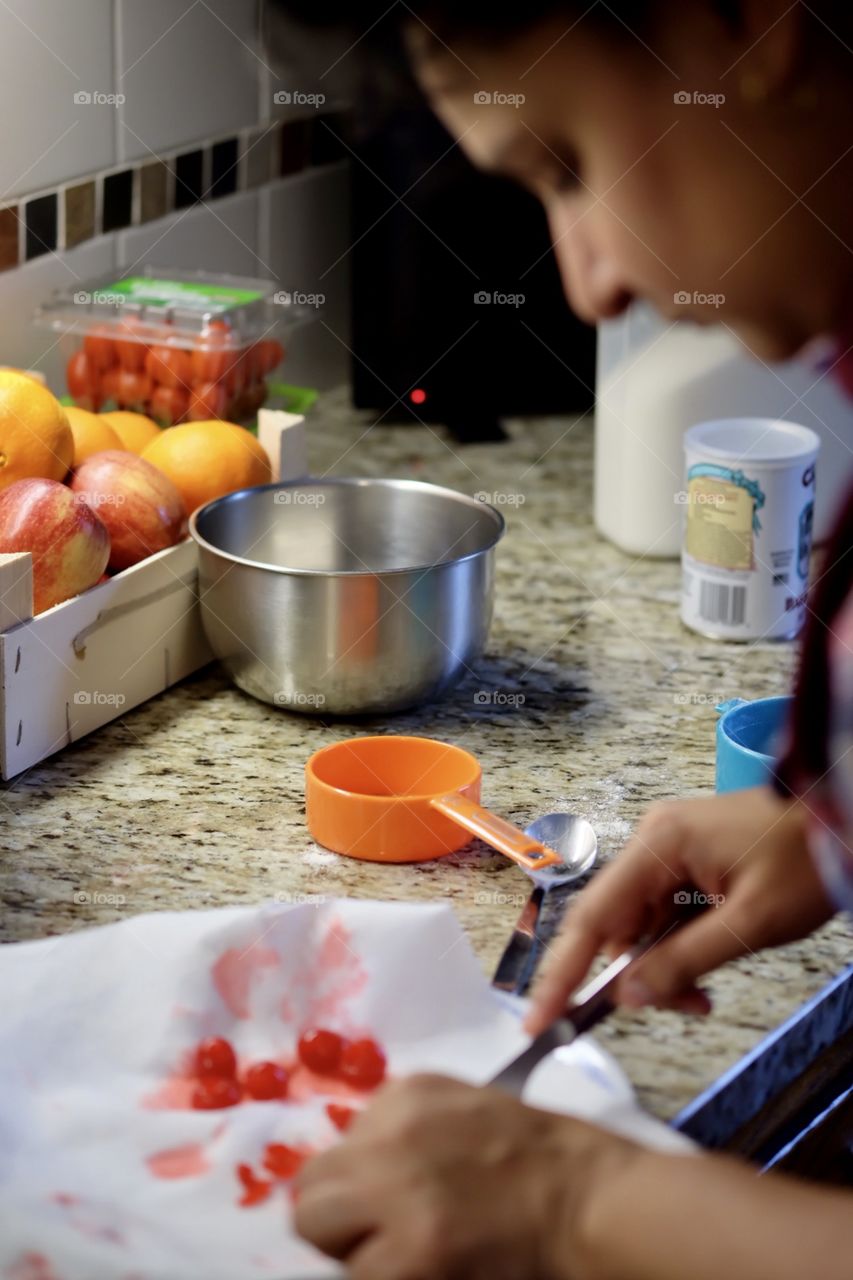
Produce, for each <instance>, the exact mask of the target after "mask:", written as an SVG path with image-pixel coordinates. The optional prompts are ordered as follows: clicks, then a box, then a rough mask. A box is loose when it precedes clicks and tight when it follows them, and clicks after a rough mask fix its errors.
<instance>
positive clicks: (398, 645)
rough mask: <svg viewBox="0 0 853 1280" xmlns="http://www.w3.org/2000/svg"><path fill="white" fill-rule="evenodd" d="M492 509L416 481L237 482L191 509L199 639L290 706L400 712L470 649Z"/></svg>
mask: <svg viewBox="0 0 853 1280" xmlns="http://www.w3.org/2000/svg"><path fill="white" fill-rule="evenodd" d="M503 531H504V521H503V517H502V516H501V515H499V513H498V512H497V511H495V510H494V509H493V508H492V507H489V506H486V505H485V504H484V503H482V502H479V501H477V500H476V499H474V498H469V497H466V496H465V495H464V494H461V493H455V492H454V491H453V490H452V489H440V488H437V487H436V486H434V485H430V484H421V483H419V482H418V481H415V480H359V479H343V480H316V481H315V480H309V481H300V482H298V483H295V484H272V485H263V486H260V487H258V488H254V489H242V490H240V491H239V492H238V493H232V494H229V495H228V496H227V497H225V498H219V499H217V501H216V502H211V503H208V505H207V506H206V507H202V508H201V509H200V510H198V511H196V512H195V514H194V515H193V516H192V517H191V519H190V532H191V533H192V536H193V537H194V538H195V540H196V542H197V544H198V551H199V592H200V600H201V614H202V620H203V623H204V629H205V631H206V633H207V637H208V639H209V641H210V644H211V647H212V649H213V651H214V653H215V654H216V655H217V657H218V658H220V659H221V660H222V662H223V663H224V664H225V666H226V668H227V669H228V671H229V672H230V674H231V676H232V678H233V679H234V681H235V683H236V684H238V685H239V686H240V688H241V689H245V691H246V692H247V693H251V694H253V695H254V697H256V698H261V699H262V700H263V701H265V702H271V703H274V704H276V705H277V706H280V707H283V708H286V709H287V710H290V711H302V712H306V713H308V714H315V715H318V714H319V715H352V714H363V713H367V712H380V711H399V710H402V709H403V708H405V707H411V706H414V705H416V704H417V703H421V702H426V701H428V700H429V699H431V698H434V697H436V696H437V695H438V694H440V693H442V692H443V691H444V690H445V689H447V688H448V687H449V686H450V685H452V684H453V683H454V682H455V681H456V680H458V679H459V678H460V677H461V676H462V675H464V674H465V672H467V671H470V669H471V665H472V663H474V662H475V661H476V659H477V657H478V656H479V655H480V653H481V652H482V650H483V646H484V644H485V641H486V637H487V635H488V631H489V625H490V623H491V616H492V596H493V590H494V555H495V546H496V545H497V543H498V541H499V540H500V538H501V536H502V534H503Z"/></svg>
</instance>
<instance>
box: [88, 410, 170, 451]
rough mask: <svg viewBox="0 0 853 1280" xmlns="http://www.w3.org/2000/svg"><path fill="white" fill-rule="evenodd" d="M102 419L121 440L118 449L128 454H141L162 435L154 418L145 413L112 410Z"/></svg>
mask: <svg viewBox="0 0 853 1280" xmlns="http://www.w3.org/2000/svg"><path fill="white" fill-rule="evenodd" d="M100 417H102V418H103V420H104V422H108V423H109V425H110V426H111V427H112V429H113V431H114V432H115V433H116V435H117V436H118V438H119V441H120V444H117V445H113V446H112V447H113V448H116V449H126V450H127V451H128V453H141V452H142V450H143V449H144V448H145V446H146V445H147V444H150V443H151V441H152V440H153V439H155V437H156V436H159V434H160V428H159V427H158V426H157V423H156V422H154V420H153V419H152V418H147V417H146V416H145V414H144V413H132V412H131V411H130V410H129V409H112V410H111V411H110V412H109V413H102V414H101V415H100Z"/></svg>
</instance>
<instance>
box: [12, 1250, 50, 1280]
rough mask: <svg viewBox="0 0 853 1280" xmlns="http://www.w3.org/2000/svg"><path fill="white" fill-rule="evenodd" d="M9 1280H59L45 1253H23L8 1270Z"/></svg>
mask: <svg viewBox="0 0 853 1280" xmlns="http://www.w3.org/2000/svg"><path fill="white" fill-rule="evenodd" d="M5 1274H6V1277H7V1280H59V1277H58V1276H57V1274H56V1272H55V1271H54V1269H53V1266H52V1264H51V1261H50V1259H49V1258H48V1257H46V1256H45V1254H43V1253H35V1252H31V1253H22V1254H21V1256H20V1258H18V1259H17V1260H16V1261H15V1262H13V1263H12V1265H11V1266H10V1267H7V1268H6V1272H5Z"/></svg>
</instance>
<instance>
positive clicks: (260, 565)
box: [189, 476, 506, 578]
mask: <svg viewBox="0 0 853 1280" xmlns="http://www.w3.org/2000/svg"><path fill="white" fill-rule="evenodd" d="M373 486H376V487H377V488H399V489H409V490H411V489H416V490H426V491H428V492H429V493H434V494H438V495H440V496H441V497H444V498H450V499H452V500H453V501H454V502H461V503H462V504H463V505H464V506H468V507H471V508H476V509H477V510H478V511H482V510H484V509H485V510H486V511H488V512H489V514H490V515H491V516H492V518H493V520H494V521H495V537H494V539H493V541H492V542H490V543H489V544H488V545H487V546H484V547H480V548H479V550H477V551H469V552H468V554H467V555H464V556H450V557H448V558H447V559H445V560H433V561H430V562H429V563H428V564H412V565H406V566H404V567H401V568H399V569H296V568H290V567H288V566H287V565H281V564H268V563H267V562H266V561H265V560H247V559H246V558H245V556H237V555H234V553H233V552H231V551H225V550H224V549H223V548H222V547H217V546H215V545H214V544H213V543H212V542H208V541H207V539H206V538H204V537H202V535H201V534H200V533H199V531H198V521H199V520H200V519H201V517H202V516H203V515H204V514H205V512H207V511H210V510H211V508H213V507H217V506H219V505H225V504H226V503H229V502H236V501H238V500H239V499H241V498H244V497H245V495H246V494H249V493H263V492H266V491H269V490H272V489H276V490H283V489H300V488H302V489H304V488H312V489H313V488H324V487H328V488H350V487H352V488H367V487H373ZM189 531H190V534H191V535H192V538H193V540H194V541H195V542H196V543H197V544H198V546H199V547H203V548H204V549H205V550H206V551H210V552H212V553H213V554H214V555H218V556H222V557H223V559H225V560H228V561H229V562H230V563H231V564H240V565H245V566H246V568H249V569H264V570H266V571H267V572H269V573H280V574H286V575H288V576H293V577H298V578H390V577H394V576H396V575H399V574H404V573H425V572H426V571H427V570H428V569H439V568H441V567H442V566H444V565H456V564H464V563H465V561H466V560H475V559H476V558H477V557H478V556H482V555H484V554H486V553H487V552H489V551H493V550H494V549H495V547H496V546H497V544H498V543H499V542H500V540H501V538H502V537H503V535H504V533H505V532H506V520H505V519H504V517H503V516H502V515H501V513H500V511H498V510H497V508H496V507H493V506H492V505H491V504H490V503H488V502H481V501H480V500H479V498H472V497H470V496H469V494H467V493H459V492H458V490H456V489H448V488H446V487H445V486H443V485H437V484H429V483H428V482H427V481H425V480H406V479H400V480H395V479H382V478H380V477H371V476H330V477H327V478H324V479H321V480H317V479H313V478H312V477H306V478H305V479H303V480H290V481H274V482H273V483H272V484H259V485H251V486H249V487H248V488H246V489H236V490H235V491H234V492H233V493H226V494H225V495H224V497H221V498H214V500H213V501H212V502H207V503H205V505H204V506H203V507H198V508H197V509H196V510H195V511H194V512H193V513H192V515H191V516H190V518H189Z"/></svg>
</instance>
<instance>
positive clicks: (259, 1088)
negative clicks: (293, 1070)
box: [243, 1062, 287, 1102]
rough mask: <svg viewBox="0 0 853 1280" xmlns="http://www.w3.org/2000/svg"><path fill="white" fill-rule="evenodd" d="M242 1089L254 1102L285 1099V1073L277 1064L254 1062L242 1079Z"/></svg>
mask: <svg viewBox="0 0 853 1280" xmlns="http://www.w3.org/2000/svg"><path fill="white" fill-rule="evenodd" d="M243 1087H244V1088H245V1090H246V1092H247V1093H248V1095H249V1096H250V1097H251V1098H254V1099H255V1101H256V1102H271V1101H272V1100H273V1099H274V1098H286V1097H287V1072H286V1071H285V1069H284V1067H280V1066H279V1065H278V1063H277V1062H256V1063H254V1064H253V1065H252V1066H251V1067H249V1069H248V1071H247V1072H246V1074H245V1076H244V1077H243Z"/></svg>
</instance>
